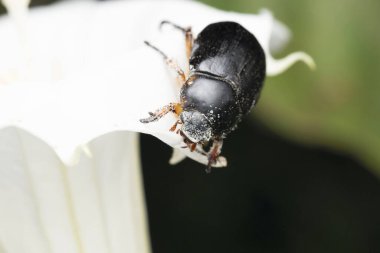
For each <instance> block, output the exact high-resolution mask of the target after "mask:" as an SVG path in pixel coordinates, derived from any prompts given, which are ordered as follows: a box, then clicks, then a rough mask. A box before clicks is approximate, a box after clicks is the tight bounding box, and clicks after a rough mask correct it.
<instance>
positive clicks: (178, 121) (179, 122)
mask: <svg viewBox="0 0 380 253" xmlns="http://www.w3.org/2000/svg"><path fill="white" fill-rule="evenodd" d="M178 124H182V121H181V120H177V121H176V122H175V123H174V125H173V126H172V127H171V128H170V129H169V131H170V132H174V131H175V130H176V129H177V126H178Z"/></svg>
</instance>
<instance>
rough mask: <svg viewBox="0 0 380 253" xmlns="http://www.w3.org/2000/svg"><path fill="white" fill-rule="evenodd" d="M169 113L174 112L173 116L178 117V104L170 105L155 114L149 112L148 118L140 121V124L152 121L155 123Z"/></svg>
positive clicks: (179, 105)
mask: <svg viewBox="0 0 380 253" xmlns="http://www.w3.org/2000/svg"><path fill="white" fill-rule="evenodd" d="M169 112H174V113H175V114H177V115H179V114H180V113H181V112H182V106H181V104H179V103H170V104H168V105H166V106H164V107H162V108H161V109H158V110H157V111H155V112H149V115H150V117H148V118H145V119H140V122H141V123H150V122H153V121H157V120H159V119H160V118H162V117H163V116H165V115H166V114H168V113H169Z"/></svg>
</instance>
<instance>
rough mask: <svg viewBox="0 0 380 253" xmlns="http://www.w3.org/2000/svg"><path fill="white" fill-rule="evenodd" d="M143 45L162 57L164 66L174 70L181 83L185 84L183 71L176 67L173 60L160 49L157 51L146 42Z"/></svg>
mask: <svg viewBox="0 0 380 253" xmlns="http://www.w3.org/2000/svg"><path fill="white" fill-rule="evenodd" d="M144 43H145V44H146V45H147V46H148V47H151V48H152V49H153V50H155V51H157V52H158V53H159V54H160V55H162V57H163V58H164V60H165V62H166V64H167V65H168V66H169V67H170V68H172V69H174V70H175V71H176V72H177V74H178V76H179V77H180V78H181V81H182V83H185V81H186V75H185V72H183V70H182V69H181V68H180V67H179V66H178V64H177V62H175V61H174V60H173V59H171V58H169V57H168V56H167V55H166V54H165V53H164V52H162V51H161V50H160V49H158V48H157V47H155V46H153V45H152V44H150V43H149V42H148V41H144Z"/></svg>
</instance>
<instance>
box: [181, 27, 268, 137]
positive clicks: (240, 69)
mask: <svg viewBox="0 0 380 253" xmlns="http://www.w3.org/2000/svg"><path fill="white" fill-rule="evenodd" d="M189 63H190V78H189V81H188V82H187V83H186V84H185V85H184V86H183V87H182V89H181V101H182V103H183V105H184V106H183V109H184V110H197V111H199V112H201V113H203V114H204V115H205V116H206V117H207V118H208V120H209V121H210V123H211V126H212V129H213V134H214V135H217V136H221V137H223V136H225V135H226V134H228V133H229V132H231V131H232V130H233V129H234V128H235V126H236V124H237V123H238V122H239V121H240V120H241V117H242V116H243V115H244V114H246V113H248V112H249V111H250V109H251V108H252V107H253V106H254V105H255V104H256V102H257V99H258V97H259V94H260V91H261V88H262V86H263V82H264V79H265V54H264V51H263V49H262V47H261V46H260V44H259V43H258V41H257V39H256V38H255V37H254V36H253V35H252V34H251V33H250V32H249V31H247V30H246V29H245V28H244V27H242V26H241V25H239V24H238V23H235V22H220V23H213V24H210V25H208V26H207V27H206V28H205V29H203V30H202V31H201V33H200V34H199V35H198V37H197V38H196V39H195V41H194V45H193V50H192V54H191V58H190V62H189Z"/></svg>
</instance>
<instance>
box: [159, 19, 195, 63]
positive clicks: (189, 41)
mask: <svg viewBox="0 0 380 253" xmlns="http://www.w3.org/2000/svg"><path fill="white" fill-rule="evenodd" d="M165 24H169V25H171V26H173V27H174V28H176V29H178V30H180V31H182V32H183V33H184V34H185V39H186V56H187V60H189V59H190V56H191V51H192V50H193V43H194V36H193V32H192V31H191V27H181V26H179V25H176V24H174V23H172V22H170V21H167V20H164V21H162V22H161V24H160V28H161V27H162V26H163V25H165Z"/></svg>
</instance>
